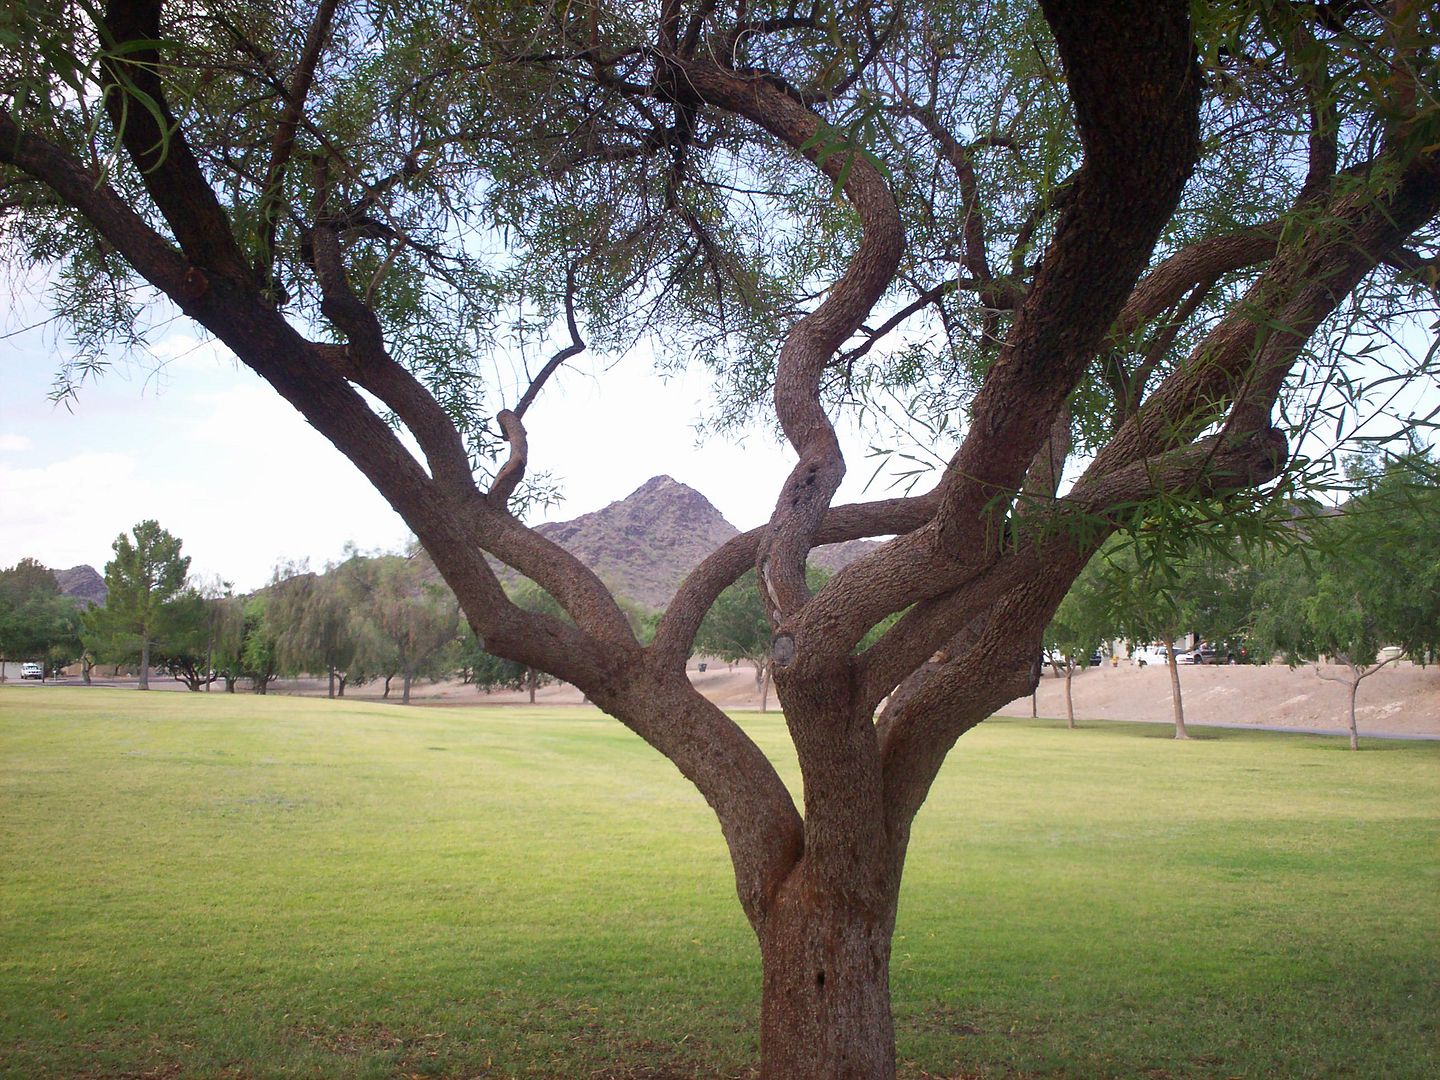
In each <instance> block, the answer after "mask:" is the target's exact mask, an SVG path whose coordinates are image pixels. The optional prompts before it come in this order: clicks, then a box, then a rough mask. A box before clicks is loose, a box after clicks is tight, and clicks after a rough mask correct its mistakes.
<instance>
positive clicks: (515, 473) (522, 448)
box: [486, 409, 530, 508]
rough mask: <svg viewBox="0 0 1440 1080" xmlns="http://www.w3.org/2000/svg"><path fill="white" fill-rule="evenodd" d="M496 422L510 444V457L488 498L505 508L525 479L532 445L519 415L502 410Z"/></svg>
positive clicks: (491, 487) (497, 476) (498, 474)
mask: <svg viewBox="0 0 1440 1080" xmlns="http://www.w3.org/2000/svg"><path fill="white" fill-rule="evenodd" d="M495 422H496V423H498V424H499V425H500V431H501V433H502V434H503V435H504V436H505V441H506V442H507V443H509V444H510V456H509V458H508V459H506V461H505V464H504V465H502V466H500V471H499V472H497V473H496V474H495V482H494V483H493V484H491V485H490V492H489V494H488V495H487V496H486V498H488V499H489V500H490V501H491V502H492V503H494V504H495V505H496V506H498V507H502V508H503V507H505V506H506V505H508V504H509V502H510V496H511V495H513V494H515V489H516V488H517V487H518V486H519V485H520V481H521V480H523V479H524V478H525V466H526V465H527V464H528V463H529V460H530V443H529V440H528V439H526V437H525V425H524V424H522V423H521V422H520V416H519V414H517V413H513V412H511V411H510V410H509V409H501V410H500V412H499V413H498V414H497V415H496V417H495Z"/></svg>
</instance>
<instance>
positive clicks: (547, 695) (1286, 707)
mask: <svg viewBox="0 0 1440 1080" xmlns="http://www.w3.org/2000/svg"><path fill="white" fill-rule="evenodd" d="M1341 670H1342V669H1340V668H1330V667H1327V668H1326V669H1325V671H1326V673H1327V674H1339V673H1340V671H1341ZM690 678H691V681H692V682H693V683H694V684H695V686H696V687H697V688H698V689H699V690H700V692H701V693H703V694H704V695H705V696H706V697H708V698H709V699H710V700H712V701H714V702H715V703H716V704H718V705H721V706H724V707H725V708H728V709H758V708H759V707H760V695H759V693H758V692H757V691H756V688H755V675H754V671H753V669H752V668H751V667H750V666H749V665H748V664H737V665H735V667H734V668H733V669H732V668H730V667H729V666H728V665H727V664H725V663H724V662H719V663H717V662H714V661H710V662H708V663H707V670H706V671H704V672H701V671H700V670H699V669H698V664H697V663H692V664H691V667H690ZM1073 689H1074V697H1075V716H1076V718H1077V720H1141V721H1152V722H1157V723H1169V722H1171V720H1172V713H1171V702H1170V676H1169V673H1168V672H1167V671H1166V669H1165V668H1164V667H1160V666H1154V665H1151V666H1148V667H1144V668H1141V667H1138V666H1136V665H1135V664H1133V663H1132V662H1130V661H1128V660H1126V661H1122V662H1121V663H1120V665H1119V666H1118V667H1114V668H1112V667H1111V666H1110V665H1109V664H1108V662H1107V663H1106V664H1104V665H1102V666H1101V667H1098V668H1093V669H1090V670H1088V671H1081V672H1079V673H1077V674H1076V676H1075V680H1074V686H1073ZM1180 689H1181V697H1182V700H1183V701H1184V704H1185V720H1186V723H1187V724H1191V725H1200V726H1204V725H1206V724H1212V725H1214V724H1244V725H1254V726H1256V727H1281V728H1294V729H1297V730H1308V731H1341V730H1343V729H1344V727H1345V725H1346V723H1347V720H1346V713H1345V710H1346V695H1347V694H1348V689H1347V688H1346V687H1344V686H1342V685H1340V684H1339V683H1334V682H1328V681H1325V680H1322V679H1320V678H1318V677H1317V676H1316V674H1315V671H1314V669H1313V668H1311V667H1305V668H1298V669H1296V670H1293V671H1292V670H1291V669H1290V668H1287V667H1285V666H1284V665H1283V664H1265V665H1243V666H1236V667H1223V666H1219V667H1210V666H1190V665H1182V666H1181V668H1180ZM276 690H277V691H278V692H281V693H304V694H316V693H319V694H323V693H325V686H324V683H323V682H320V681H318V680H282V681H281V682H280V683H279V684H277V686H276ZM381 690H382V687H381V686H379V685H378V684H371V685H367V686H363V687H354V688H351V689H350V690H348V691H346V697H350V698H357V699H361V700H375V699H378V698H379V697H380V694H381ZM399 693H400V691H399V685H398V683H397V684H396V685H395V686H394V687H393V688H392V690H391V696H390V699H391V700H392V701H398V700H399ZM411 699H412V701H414V702H415V703H417V704H425V705H476V704H495V705H500V704H507V705H508V704H517V703H522V702H525V701H527V700H528V695H527V694H526V693H525V692H523V691H519V692H505V693H496V694H482V693H480V692H479V691H477V690H476V689H475V688H474V687H473V686H466V685H463V684H462V683H459V682H453V681H452V682H443V683H424V684H420V685H417V686H416V687H414V688H413V689H412V691H411ZM583 700H584V699H583V697H582V696H581V694H580V692H579V691H578V690H576V689H575V688H574V687H573V686H568V685H565V684H563V683H561V684H554V685H551V686H544V687H541V688H540V690H539V691H538V693H537V694H536V704H539V705H551V706H554V705H579V704H581V703H582V702H583ZM769 703H770V707H771V708H772V709H773V708H775V698H774V694H773V693H772V694H771V695H770V702H769ZM1036 704H1037V708H1038V712H1039V715H1041V716H1046V717H1063V716H1064V715H1065V680H1064V679H1063V678H1059V677H1057V676H1054V675H1051V674H1047V675H1045V676H1044V677H1043V678H1042V679H1041V680H1040V687H1039V691H1038V694H1037V698H1036ZM1356 714H1357V719H1358V723H1359V727H1360V732H1361V734H1362V735H1364V734H1371V735H1382V734H1383V735H1430V736H1436V737H1440V668H1437V667H1434V666H1432V667H1428V668H1421V667H1418V666H1416V665H1414V664H1411V663H1409V662H1408V661H1404V662H1401V663H1400V664H1393V665H1390V666H1389V667H1386V668H1384V669H1382V670H1381V671H1379V672H1377V673H1375V674H1374V675H1371V676H1370V677H1369V678H1367V679H1365V680H1364V681H1363V682H1361V684H1360V694H1359V697H1358V699H1357V709H1356ZM999 715H1001V716H1029V715H1030V698H1028V697H1025V698H1019V699H1017V700H1016V701H1013V702H1011V703H1010V704H1009V705H1008V706H1006V707H1005V708H1003V709H1001V710H1000V712H999Z"/></svg>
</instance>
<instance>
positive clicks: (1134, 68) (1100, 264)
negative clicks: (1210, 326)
mask: <svg viewBox="0 0 1440 1080" xmlns="http://www.w3.org/2000/svg"><path fill="white" fill-rule="evenodd" d="M1042 7H1043V8H1044V9H1045V14H1046V17H1047V19H1049V21H1050V23H1051V27H1052V29H1053V30H1054V32H1055V38H1056V41H1057V43H1058V44H1059V47H1060V53H1061V56H1062V58H1063V59H1064V60H1065V64H1066V71H1067V76H1068V82H1069V86H1070V96H1071V100H1072V102H1073V104H1074V109H1075V117H1076V125H1077V127H1078V128H1079V132H1080V136H1081V141H1082V143H1083V144H1084V148H1085V164H1084V166H1083V167H1082V168H1081V170H1080V173H1079V175H1078V176H1077V177H1076V178H1075V181H1074V188H1073V190H1074V194H1073V198H1072V199H1071V200H1070V202H1069V205H1068V206H1067V208H1066V210H1065V212H1064V214H1063V215H1062V217H1061V219H1060V221H1059V223H1058V225H1057V229H1056V236H1055V240H1054V242H1053V243H1052V244H1051V246H1050V249H1049V251H1048V252H1047V254H1046V256H1045V259H1044V262H1043V263H1042V266H1041V268H1040V271H1039V273H1038V275H1037V277H1036V280H1035V284H1034V286H1033V287H1032V288H1031V290H1030V292H1029V294H1028V295H1027V297H1026V299H1025V301H1024V302H1023V304H1022V305H1021V308H1020V311H1019V312H1018V314H1017V316H1016V319H1015V322H1014V325H1013V326H1012V328H1011V332H1010V334H1009V337H1008V339H1007V341H1006V343H1005V347H1004V349H1003V350H1002V352H1001V355H1000V357H999V359H998V360H997V361H996V363H995V365H994V367H993V368H992V369H991V371H990V373H989V375H988V376H987V378H986V380H985V384H984V385H983V386H982V387H981V390H980V392H979V394H977V395H976V398H975V403H974V406H973V410H972V411H973V414H974V416H975V418H976V420H975V423H974V424H972V426H971V428H970V431H969V433H968V434H967V436H966V438H965V441H964V442H963V443H962V444H961V446H960V449H959V451H958V452H957V453H956V455H955V457H954V459H953V460H952V462H951V465H950V467H949V468H948V469H947V471H946V477H945V481H944V484H945V499H944V505H943V506H942V509H941V511H940V515H939V517H938V519H937V520H938V523H939V526H940V535H939V536H938V538H937V539H938V542H939V547H940V549H941V551H942V552H944V553H945V554H946V555H949V556H952V557H953V556H955V555H958V554H959V553H960V552H962V551H964V550H966V549H969V548H973V547H976V546H986V545H994V544H997V543H999V542H1000V539H1001V537H1002V535H1003V530H1002V528H1001V527H1000V526H1001V522H1002V521H1003V519H1004V516H1005V514H1006V513H1007V510H1008V503H1009V499H1010V498H1011V496H1012V494H1013V493H1014V491H1015V490H1016V489H1017V488H1018V486H1019V484H1020V482H1021V480H1022V479H1023V476H1024V472H1025V469H1026V467H1027V466H1028V464H1029V462H1030V461H1031V459H1032V458H1033V457H1034V455H1035V453H1036V451H1037V450H1038V449H1039V446H1040V444H1041V442H1042V441H1043V440H1044V439H1045V437H1046V436H1047V434H1048V432H1049V429H1050V424H1051V422H1052V421H1053V419H1054V415H1055V413H1056V412H1057V411H1058V410H1059V409H1060V407H1061V406H1062V404H1063V402H1064V400H1065V397H1066V395H1067V394H1068V393H1069V391H1070V389H1071V387H1073V386H1074V385H1075V383H1076V382H1077V381H1078V380H1079V378H1080V376H1081V374H1082V373H1083V371H1084V369H1085V367H1086V366H1087V365H1088V364H1089V362H1090V360H1091V358H1092V357H1093V356H1094V355H1095V352H1096V350H1097V347H1098V346H1099V344H1100V343H1101V341H1102V340H1103V338H1104V336H1105V334H1106V333H1107V332H1108V331H1109V329H1110V327H1111V326H1112V325H1113V324H1114V321H1115V319H1116V317H1117V316H1118V315H1119V313H1120V310H1121V307H1122V306H1123V304H1124V303H1125V300H1126V298H1127V297H1128V295H1129V293H1130V291H1131V289H1132V288H1133V286H1134V283H1135V280H1136V278H1137V277H1138V276H1139V274H1140V272H1141V271H1142V270H1143V268H1144V265H1145V261H1146V259H1147V258H1148V257H1149V254H1150V250H1151V248H1152V247H1153V246H1154V243H1155V240H1156V238H1157V237H1158V236H1159V234H1160V230H1161V228H1162V227H1163V226H1164V224H1165V222H1166V221H1167V220H1168V219H1169V217H1170V215H1171V213H1172V212H1173V211H1174V208H1175V205H1176V203H1177V202H1178V200H1179V197H1180V191H1181V188H1182V187H1183V185H1184V183H1185V180H1186V179H1187V178H1188V176H1189V174H1190V171H1191V169H1192V168H1193V166H1194V162H1195V158H1196V155H1197V153H1198V146H1199V143H1198V111H1199V79H1198V77H1197V73H1196V70H1195V65H1194V58H1193V54H1192V48H1193V46H1192V44H1191V37H1190V27H1189V20H1188V17H1187V9H1186V6H1185V5H1184V4H1183V3H1179V2H1168V3H1134V4H1114V3H1093V4H1086V3H1082V4H1058V3H1045V4H1042Z"/></svg>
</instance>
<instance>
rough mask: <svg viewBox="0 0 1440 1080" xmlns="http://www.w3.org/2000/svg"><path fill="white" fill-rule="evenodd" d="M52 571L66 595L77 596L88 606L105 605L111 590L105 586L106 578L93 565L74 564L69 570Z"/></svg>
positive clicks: (56, 581) (76, 597) (56, 582)
mask: <svg viewBox="0 0 1440 1080" xmlns="http://www.w3.org/2000/svg"><path fill="white" fill-rule="evenodd" d="M50 572H51V573H52V574H54V575H55V584H57V585H59V586H60V591H61V592H62V593H64V594H65V595H66V596H73V597H75V599H77V600H79V601H80V602H81V603H82V604H84V606H86V607H90V606H91V605H95V606H97V607H104V606H105V598H106V597H107V596H109V594H110V590H109V589H107V588H106V587H105V579H104V578H103V577H101V576H100V574H99V572H98V571H97V570H96V569H95V568H94V567H93V566H88V565H81V566H72V567H70V569H69V570H52V571H50Z"/></svg>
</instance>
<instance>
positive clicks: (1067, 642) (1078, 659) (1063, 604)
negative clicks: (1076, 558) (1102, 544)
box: [1045, 560, 1115, 729]
mask: <svg viewBox="0 0 1440 1080" xmlns="http://www.w3.org/2000/svg"><path fill="white" fill-rule="evenodd" d="M1096 561H1098V560H1092V562H1091V565H1092V566H1093V565H1095V563H1096ZM1114 636H1115V620H1114V617H1113V615H1112V612H1111V607H1110V604H1109V602H1108V601H1107V599H1106V597H1105V596H1104V594H1103V592H1102V591H1101V585H1100V581H1099V580H1097V577H1096V575H1095V574H1094V573H1093V572H1091V571H1090V570H1089V568H1088V567H1087V569H1086V572H1085V573H1082V574H1081V575H1080V576H1079V577H1078V578H1076V579H1075V584H1073V585H1072V586H1070V591H1069V592H1068V593H1066V594H1065V599H1064V600H1062V601H1060V606H1059V607H1058V608H1056V609H1055V615H1054V617H1053V618H1052V619H1051V620H1050V625H1049V626H1048V627H1046V628H1045V649H1046V651H1047V652H1050V653H1051V654H1052V655H1058V656H1060V657H1062V658H1063V663H1064V674H1065V726H1066V727H1068V728H1072V729H1073V728H1074V727H1075V698H1074V694H1073V690H1074V687H1073V682H1074V678H1075V669H1076V668H1077V667H1079V668H1085V667H1089V666H1090V657H1091V655H1092V654H1093V653H1094V652H1095V651H1096V650H1097V649H1099V648H1100V646H1101V645H1102V644H1103V643H1104V642H1105V641H1106V640H1107V639H1110V638H1113V637H1114Z"/></svg>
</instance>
